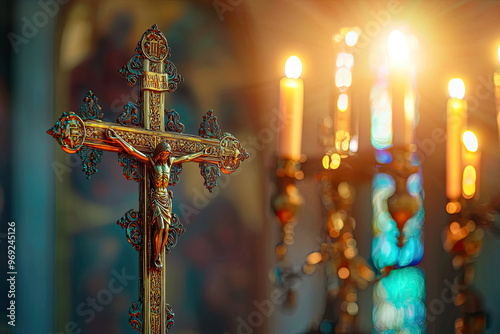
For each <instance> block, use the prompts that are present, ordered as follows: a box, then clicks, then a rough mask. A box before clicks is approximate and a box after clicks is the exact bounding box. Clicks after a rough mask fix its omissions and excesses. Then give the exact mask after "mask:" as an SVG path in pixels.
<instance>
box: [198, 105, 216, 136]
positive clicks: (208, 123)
mask: <svg viewBox="0 0 500 334" xmlns="http://www.w3.org/2000/svg"><path fill="white" fill-rule="evenodd" d="M198 133H199V134H200V136H202V137H204V138H219V137H220V134H221V130H220V127H219V123H218V122H217V117H216V116H214V111H213V110H212V109H210V110H209V111H208V112H207V114H206V115H205V116H203V121H202V122H201V124H200V129H199V130H198Z"/></svg>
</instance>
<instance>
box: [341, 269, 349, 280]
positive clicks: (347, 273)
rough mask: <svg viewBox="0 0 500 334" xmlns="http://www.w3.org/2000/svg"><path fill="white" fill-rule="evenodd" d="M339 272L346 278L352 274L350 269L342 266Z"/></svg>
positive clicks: (342, 277)
mask: <svg viewBox="0 0 500 334" xmlns="http://www.w3.org/2000/svg"><path fill="white" fill-rule="evenodd" d="M338 274H339V277H340V278H341V279H346V278H347V277H349V274H350V273H349V269H347V268H346V267H342V268H340V269H339V271H338Z"/></svg>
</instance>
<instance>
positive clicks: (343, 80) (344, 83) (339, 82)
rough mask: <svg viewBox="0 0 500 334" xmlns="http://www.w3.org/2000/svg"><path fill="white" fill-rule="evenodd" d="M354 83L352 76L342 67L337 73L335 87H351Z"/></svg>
mask: <svg viewBox="0 0 500 334" xmlns="http://www.w3.org/2000/svg"><path fill="white" fill-rule="evenodd" d="M351 83H352V74H351V71H349V70H348V69H347V68H345V67H342V68H339V69H338V70H337V73H335V86H337V87H338V88H342V87H349V86H351Z"/></svg>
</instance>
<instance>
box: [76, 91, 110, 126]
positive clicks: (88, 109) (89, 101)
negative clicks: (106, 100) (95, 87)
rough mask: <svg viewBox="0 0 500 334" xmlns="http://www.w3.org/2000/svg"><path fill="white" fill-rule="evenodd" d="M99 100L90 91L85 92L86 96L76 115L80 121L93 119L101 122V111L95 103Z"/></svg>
mask: <svg viewBox="0 0 500 334" xmlns="http://www.w3.org/2000/svg"><path fill="white" fill-rule="evenodd" d="M98 100H99V99H98V98H97V96H95V95H94V93H92V91H91V90H89V91H88V92H87V95H85V97H84V98H83V102H84V103H83V105H82V106H81V107H80V109H78V115H79V116H80V117H81V118H82V119H84V120H85V119H95V120H102V116H104V114H103V113H102V111H101V107H100V106H99V104H98V103H97V101H98Z"/></svg>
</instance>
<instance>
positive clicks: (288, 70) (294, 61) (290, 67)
mask: <svg viewBox="0 0 500 334" xmlns="http://www.w3.org/2000/svg"><path fill="white" fill-rule="evenodd" d="M301 74H302V63H301V62H300V59H299V57H297V56H291V57H290V58H288V60H287V61H286V64H285V75H286V76H287V78H291V79H292V78H293V79H298V78H299V77H300V75H301Z"/></svg>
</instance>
